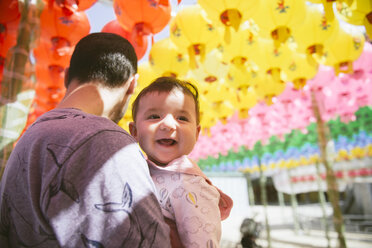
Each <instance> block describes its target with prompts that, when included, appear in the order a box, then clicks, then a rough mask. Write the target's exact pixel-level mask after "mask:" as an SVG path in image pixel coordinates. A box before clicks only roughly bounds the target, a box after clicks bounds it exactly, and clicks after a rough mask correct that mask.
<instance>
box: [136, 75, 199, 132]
mask: <svg viewBox="0 0 372 248" xmlns="http://www.w3.org/2000/svg"><path fill="white" fill-rule="evenodd" d="M173 89H178V90H180V91H181V92H183V93H184V94H187V95H190V96H192V98H193V99H194V103H195V113H196V123H197V124H198V125H199V123H200V110H199V92H198V89H197V88H196V86H195V85H193V84H192V83H190V82H188V81H183V80H179V79H177V78H175V77H159V78H157V79H155V81H153V82H152V83H151V84H149V85H148V86H147V87H145V88H144V89H143V90H142V91H141V92H140V93H139V94H138V96H137V97H136V99H135V100H134V102H133V104H132V117H133V121H134V122H135V121H136V117H137V112H138V105H139V101H140V100H141V98H142V97H143V96H145V95H147V94H148V93H151V92H167V93H168V92H171V91H172V90H173Z"/></svg>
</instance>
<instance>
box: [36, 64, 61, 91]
mask: <svg viewBox="0 0 372 248" xmlns="http://www.w3.org/2000/svg"><path fill="white" fill-rule="evenodd" d="M35 76H36V79H37V83H38V84H42V85H44V86H45V87H55V88H63V87H64V77H65V68H63V67H61V66H58V65H49V66H44V65H40V64H36V66H35Z"/></svg>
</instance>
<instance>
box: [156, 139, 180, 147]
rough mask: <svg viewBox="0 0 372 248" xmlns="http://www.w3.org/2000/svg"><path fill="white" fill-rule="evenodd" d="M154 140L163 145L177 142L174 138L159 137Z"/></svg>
mask: <svg viewBox="0 0 372 248" xmlns="http://www.w3.org/2000/svg"><path fill="white" fill-rule="evenodd" d="M156 142H157V143H158V144H160V145H163V146H172V145H174V144H176V143H177V142H176V141H175V140H174V139H159V140H157V141H156Z"/></svg>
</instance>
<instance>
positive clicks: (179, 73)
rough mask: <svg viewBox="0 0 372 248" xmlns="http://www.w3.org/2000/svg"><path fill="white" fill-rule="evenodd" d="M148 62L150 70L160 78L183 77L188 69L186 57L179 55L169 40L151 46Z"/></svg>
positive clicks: (176, 48)
mask: <svg viewBox="0 0 372 248" xmlns="http://www.w3.org/2000/svg"><path fill="white" fill-rule="evenodd" d="M149 61H150V64H151V66H152V68H153V69H154V70H155V71H157V72H158V73H159V74H160V75H162V76H173V77H183V76H185V75H186V73H187V71H188V69H189V61H188V56H187V55H185V54H183V53H181V52H180V51H179V49H178V47H177V46H176V45H175V44H174V43H173V42H172V41H171V39H170V38H165V39H163V40H159V41H157V42H155V43H154V44H153V45H152V47H151V50H150V54H149Z"/></svg>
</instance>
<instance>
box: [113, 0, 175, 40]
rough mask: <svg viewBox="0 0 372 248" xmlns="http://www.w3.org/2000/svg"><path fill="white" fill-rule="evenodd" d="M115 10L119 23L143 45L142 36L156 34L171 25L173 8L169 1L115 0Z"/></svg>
mask: <svg viewBox="0 0 372 248" xmlns="http://www.w3.org/2000/svg"><path fill="white" fill-rule="evenodd" d="M114 10H115V14H116V17H117V19H118V21H119V23H120V24H121V25H122V26H123V28H124V29H125V30H128V31H129V32H131V34H132V36H133V38H134V39H133V40H134V41H136V42H137V43H138V44H141V42H142V36H146V35H150V34H156V33H158V32H160V31H161V30H162V29H163V28H164V27H165V26H166V25H167V24H168V23H169V21H170V18H171V10H172V8H171V5H170V3H169V1H168V0H136V1H132V0H114Z"/></svg>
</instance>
